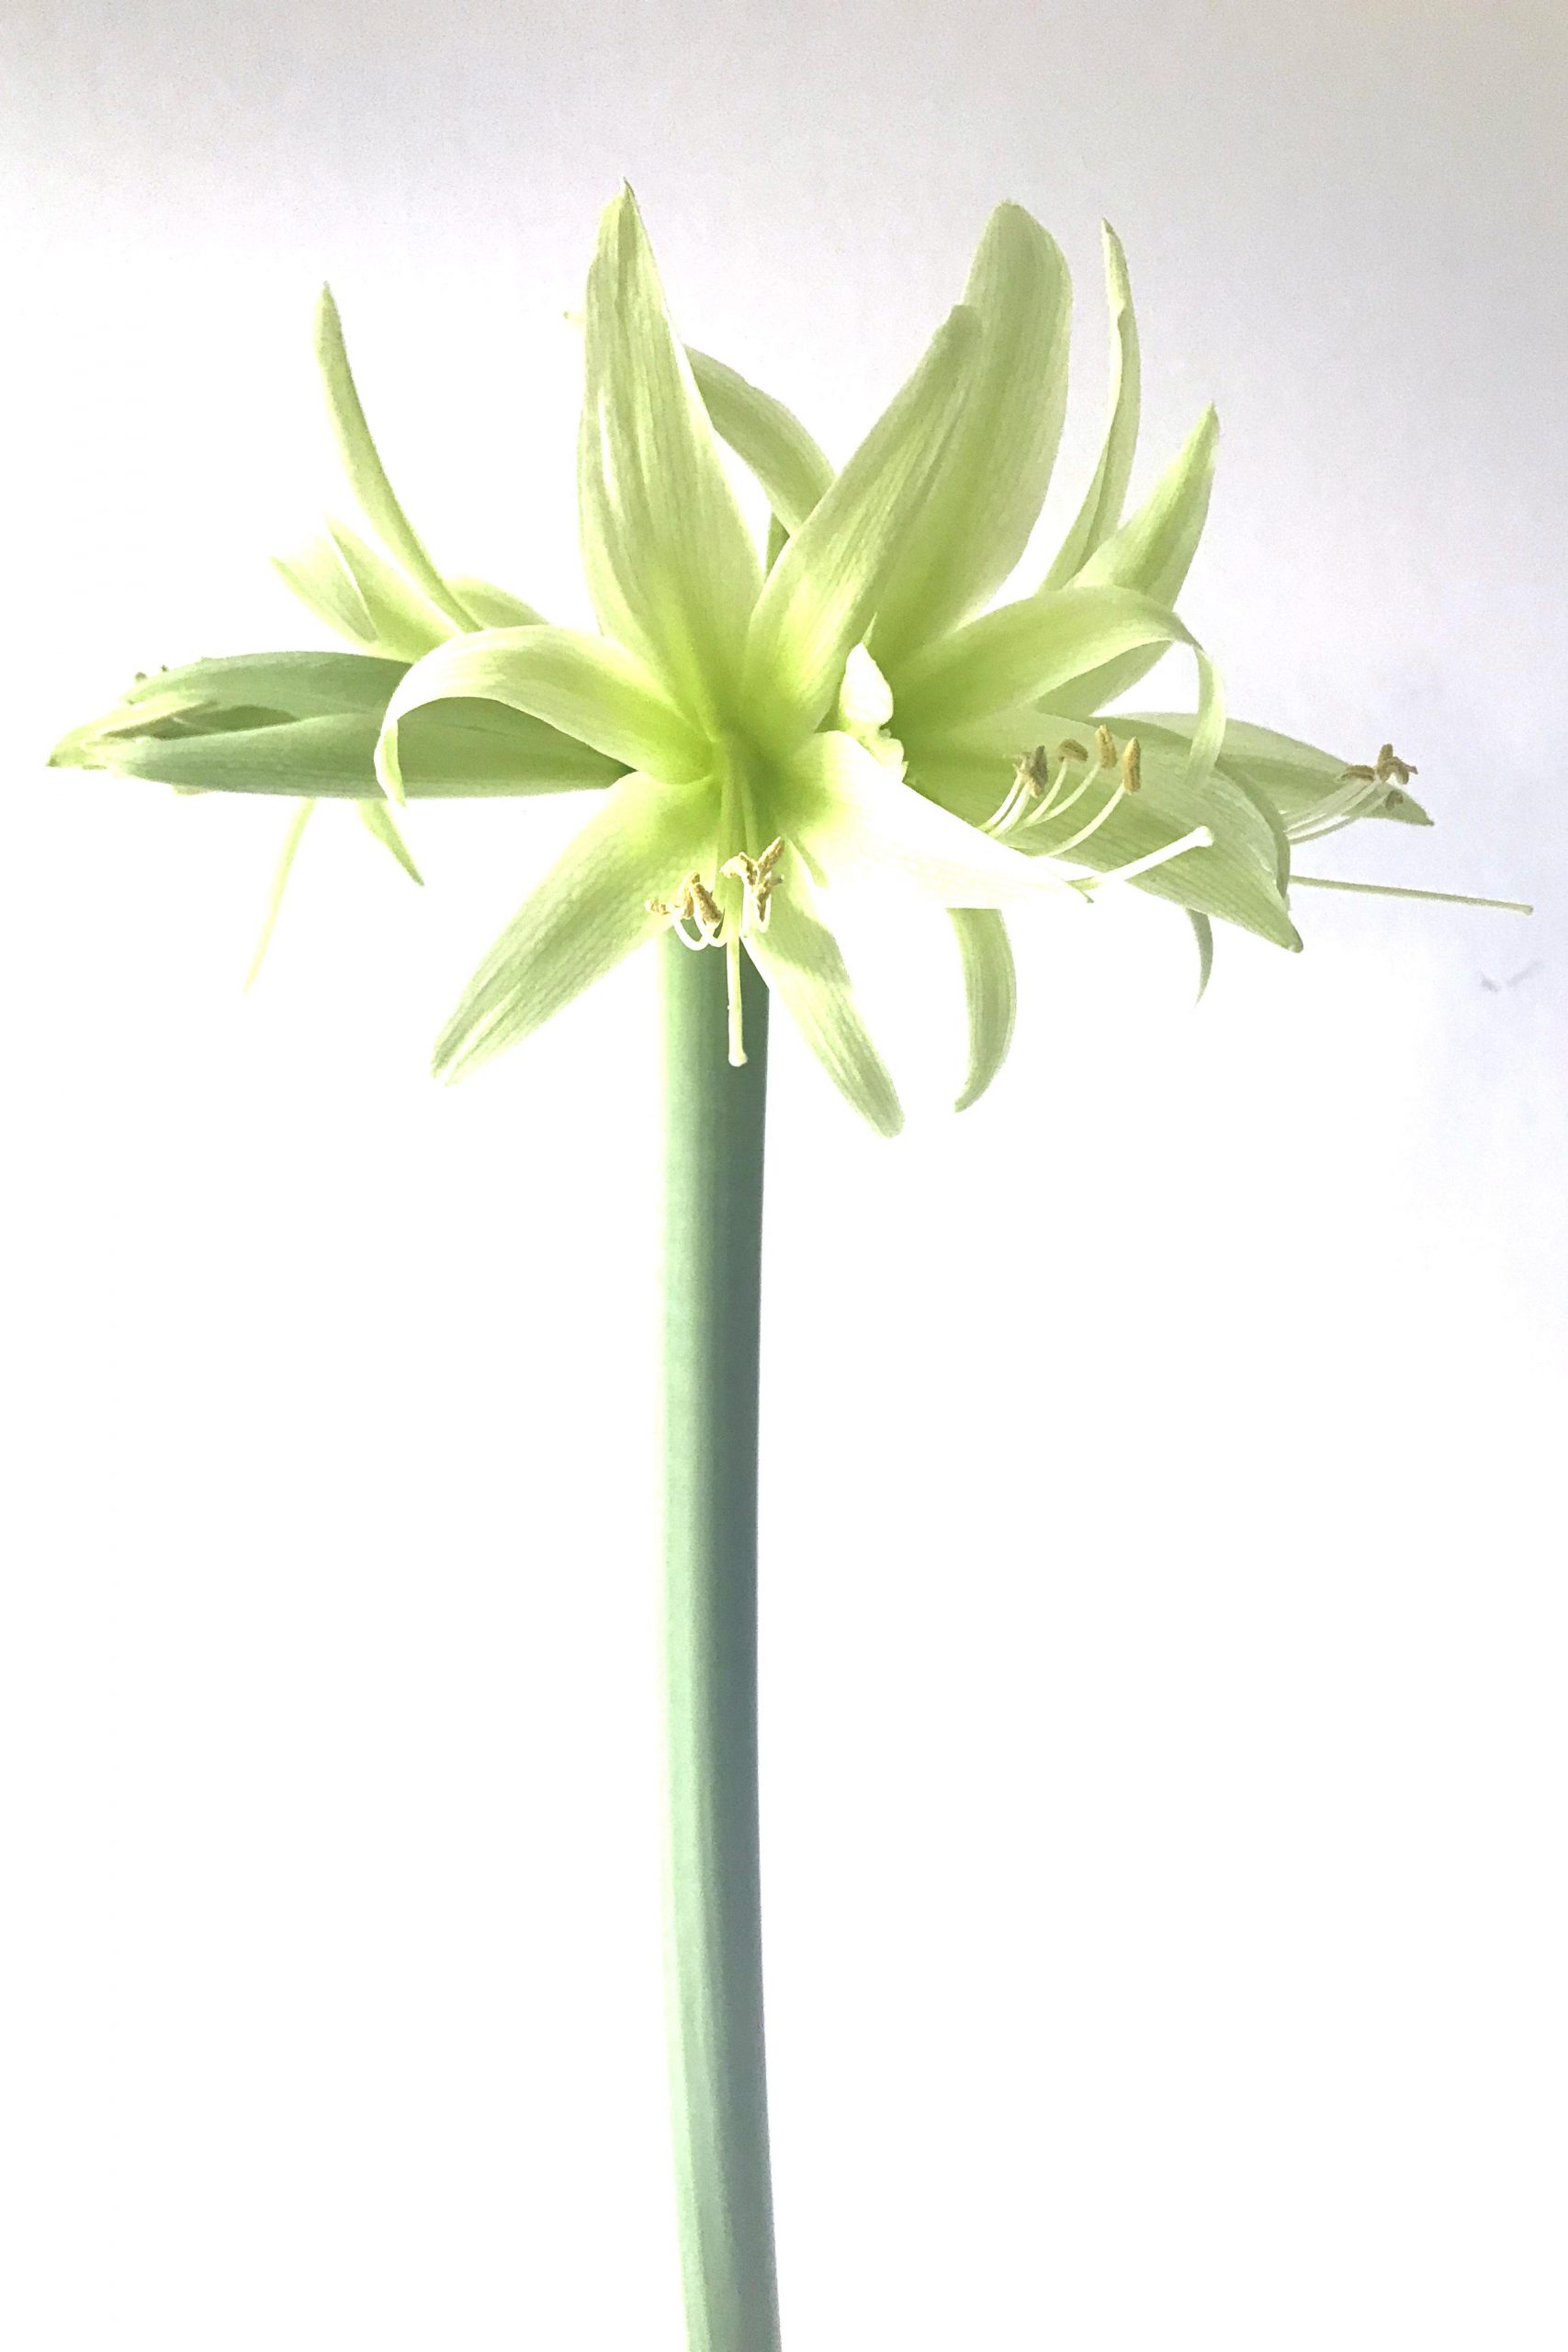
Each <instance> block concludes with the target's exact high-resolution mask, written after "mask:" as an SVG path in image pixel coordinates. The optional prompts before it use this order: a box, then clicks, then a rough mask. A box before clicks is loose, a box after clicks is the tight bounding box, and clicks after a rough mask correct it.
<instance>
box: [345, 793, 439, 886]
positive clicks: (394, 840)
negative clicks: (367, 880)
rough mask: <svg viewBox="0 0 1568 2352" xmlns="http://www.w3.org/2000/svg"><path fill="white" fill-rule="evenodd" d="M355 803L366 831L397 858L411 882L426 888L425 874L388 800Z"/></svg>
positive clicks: (358, 801) (357, 801)
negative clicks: (421, 870)
mask: <svg viewBox="0 0 1568 2352" xmlns="http://www.w3.org/2000/svg"><path fill="white" fill-rule="evenodd" d="M354 805H355V809H357V811H358V813H359V819H360V822H361V823H362V824H363V825H364V827H365V830H366V831H367V833H368V834H369V835H370V836H371V838H372V839H373V840H375V841H378V842H380V844H381V846H382V848H383V849H385V850H387V851H389V853H390V854H391V855H392V856H393V857H394V858H395V859H396V860H397V862H398V864H399V865H400V866H401V867H402V869H403V872H404V873H405V874H406V875H407V876H408V877H409V880H410V881H411V882H417V883H418V884H419V887H420V888H421V889H422V890H423V888H424V876H423V874H422V873H421V872H420V870H419V868H418V866H417V865H415V864H414V862H413V853H412V850H411V849H410V848H409V845H408V843H407V842H405V841H404V839H403V837H402V835H401V833H400V831H398V820H397V819H396V818H395V817H394V816H393V814H392V812H391V810H390V809H389V808H388V806H387V804H386V802H385V801H384V800H356V801H355V804H354Z"/></svg>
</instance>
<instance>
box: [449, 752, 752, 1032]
mask: <svg viewBox="0 0 1568 2352" xmlns="http://www.w3.org/2000/svg"><path fill="white" fill-rule="evenodd" d="M714 817H715V809H714V799H713V795H712V794H711V793H708V792H705V791H703V790H700V789H698V790H679V789H675V788H672V787H671V786H668V785H664V784H660V783H658V782H656V781H655V780H654V779H653V778H652V777H650V776H646V775H635V774H634V775H626V776H623V777H622V778H621V779H620V781H619V782H618V783H616V784H614V785H612V786H610V789H609V791H608V792H607V793H606V794H605V795H604V799H603V801H602V802H601V803H600V806H599V809H598V810H597V811H596V813H595V814H594V815H593V816H592V818H590V820H589V821H588V823H587V824H586V825H584V827H583V828H582V831H581V832H580V833H578V834H576V835H575V836H574V837H573V839H572V840H571V842H570V843H569V844H568V846H567V849H566V851H565V853H564V854H563V855H562V856H561V857H560V858H559V859H558V861H557V863H556V865H554V866H553V867H552V868H551V870H550V872H549V873H548V874H547V876H545V879H544V880H543V881H542V882H541V883H540V884H539V886H538V888H536V890H535V891H534V892H533V894H532V895H531V896H530V897H529V898H528V899H525V901H524V903H523V905H522V907H521V908H520V909H519V910H518V912H517V913H516V914H515V915H514V916H513V919H512V921H511V922H510V923H508V925H507V927H506V929H505V930H504V931H503V932H502V934H501V937H500V938H499V939H498V940H497V941H496V943H495V945H494V946H493V947H492V948H491V952H490V954H489V955H488V956H486V958H485V960H484V962H483V963H482V964H481V965H480V967H479V970H478V971H477V972H476V973H475V974H474V977H473V978H472V979H471V980H470V981H469V983H468V988H467V989H466V990H465V992H464V995H463V999H462V1001H461V1003H460V1004H459V1005H458V1007H457V1011H456V1012H455V1013H454V1014H453V1015H452V1018H451V1020H450V1021H449V1022H448V1023H447V1024H446V1028H445V1029H444V1030H443V1032H442V1034H441V1036H440V1038H439V1040H438V1042H437V1044H436V1047H435V1069H436V1073H437V1075H438V1076H440V1077H444V1078H460V1077H463V1076H465V1075H466V1074H467V1073H468V1071H469V1070H471V1069H477V1068H478V1067H479V1064H480V1063H481V1062H485V1061H489V1060H490V1059H491V1057H492V1056H494V1055H496V1054H499V1053H502V1052H503V1051H504V1050H505V1048H506V1047H507V1046H513V1045H516V1044H517V1043H518V1042H519V1040H520V1039H522V1038H524V1037H525V1036H527V1035H529V1034H530V1032H531V1031H533V1030H535V1029H537V1028H538V1027H539V1026H540V1024H541V1023H543V1022H545V1021H547V1020H548V1019H549V1017H550V1015H551V1013H553V1012H559V1010H560V1008H561V1007H562V1005H564V1004H569V1003H570V1001H571V1000H572V998H573V997H575V996H578V995H581V991H582V990H583V989H585V988H588V987H590V986H591V985H592V982H593V981H594V980H597V979H601V978H603V977H604V974H605V973H606V972H608V971H610V970H612V969H613V968H614V967H615V965H616V964H618V963H620V962H621V961H622V959H623V958H624V957H625V956H629V955H630V954H631V953H632V952H633V950H634V949H635V948H637V947H640V946H642V945H643V944H645V942H647V941H648V940H650V939H652V938H655V937H656V936H657V935H658V933H659V932H660V930H661V929H662V928H663V927H664V919H663V918H662V917H661V916H659V915H653V914H649V911H648V907H647V901H648V900H649V899H660V898H665V899H667V898H669V897H671V895H672V894H673V893H674V892H675V891H676V890H677V889H678V888H679V887H680V884H681V881H682V877H683V876H685V875H686V874H687V873H689V872H690V871H691V870H692V868H693V867H694V866H695V865H698V864H699V862H700V861H701V860H702V859H703V858H704V856H705V855H706V854H708V853H709V852H710V851H711V849H712V846H713V829H714Z"/></svg>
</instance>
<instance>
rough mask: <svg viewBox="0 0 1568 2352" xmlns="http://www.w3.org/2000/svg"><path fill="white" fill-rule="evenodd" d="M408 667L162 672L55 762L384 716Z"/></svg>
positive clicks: (267, 664) (278, 658)
mask: <svg viewBox="0 0 1568 2352" xmlns="http://www.w3.org/2000/svg"><path fill="white" fill-rule="evenodd" d="M404 666H405V665H404V664H403V663H402V662H388V661H383V660H382V659H381V658H380V657H379V656H378V655H376V654H369V653H315V652H310V653H238V654H229V655H225V656H224V657H222V658H221V659H219V660H209V661H206V662H186V663H185V664H184V665H183V666H181V667H180V668H178V669H174V670H156V671H153V672H152V674H151V675H150V676H146V677H141V678H138V679H137V680H136V682H135V684H133V685H131V686H129V687H128V688H127V689H126V692H125V694H124V695H122V697H121V698H120V701H119V702H118V705H117V706H116V707H115V708H114V709H113V710H110V711H106V712H105V713H104V714H103V716H102V717H101V718H94V719H89V720H88V721H87V722H86V724H85V726H82V727H78V728H73V729H72V731H71V733H70V734H69V735H68V736H66V737H65V738H64V739H63V741H62V742H61V743H59V744H57V745H56V747H55V750H54V752H53V754H52V755H51V765H52V766H55V767H91V766H96V765H98V764H101V763H99V762H97V761H96V760H94V759H92V758H90V757H81V756H73V754H75V753H79V752H92V751H93V750H94V749H95V747H96V746H97V745H99V744H100V743H102V742H104V741H106V740H107V739H112V738H114V737H116V736H118V735H142V734H151V733H152V732H153V731H155V730H156V731H158V732H160V733H165V734H170V735H183V734H186V733H193V732H195V733H202V734H210V733H213V732H215V731H216V730H217V729H220V728H225V727H259V726H261V725H263V724H264V723H265V721H267V720H271V719H279V718H327V717H329V716H332V715H333V714H334V713H343V712H347V711H374V712H376V713H377V714H378V715H379V713H380V712H381V711H383V710H384V709H385V708H386V707H387V703H388V700H389V697H390V695H391V694H392V691H393V689H394V688H395V687H396V685H397V683H398V681H399V679H400V677H401V676H402V674H403V670H404ZM107 764H110V765H112V764H113V762H112V761H110V762H109V763H107Z"/></svg>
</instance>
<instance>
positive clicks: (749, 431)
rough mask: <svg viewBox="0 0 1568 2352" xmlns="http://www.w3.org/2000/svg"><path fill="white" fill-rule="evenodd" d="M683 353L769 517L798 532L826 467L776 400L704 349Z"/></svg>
mask: <svg viewBox="0 0 1568 2352" xmlns="http://www.w3.org/2000/svg"><path fill="white" fill-rule="evenodd" d="M686 356H687V358H688V359H689V360H690V361H691V363H692V374H693V376H694V379H695V381H696V387H697V390H698V391H699V392H700V393H701V395H702V401H703V405H704V407H705V409H706V410H707V413H708V415H709V417H710V418H711V419H712V422H713V428H714V431H715V432H716V434H717V435H718V436H719V438H720V439H721V440H723V441H728V444H729V447H731V448H732V449H733V450H734V452H735V454H736V456H737V457H738V458H740V460H741V461H742V463H743V464H745V465H747V466H750V469H751V471H752V472H753V473H754V474H755V475H756V477H757V480H758V481H760V482H761V486H762V489H763V490H764V492H766V493H767V500H768V503H769V505H770V506H771V507H772V508H773V515H774V518H775V520H776V521H777V522H779V523H780V524H782V526H784V530H785V531H786V532H789V531H798V530H799V528H800V526H801V525H802V524H803V523H804V522H805V520H806V518H807V515H809V514H810V512H811V510H812V508H813V507H814V506H815V505H816V503H817V502H818V499H819V498H820V497H821V496H822V494H823V492H825V491H826V490H827V488H828V486H829V483H830V482H831V481H832V479H833V469H832V467H831V465H830V464H829V461H828V459H827V458H825V457H824V456H823V454H822V451H821V450H820V449H819V448H818V446H817V444H816V442H815V441H814V440H813V439H812V437H811V435H810V434H809V433H807V429H806V427H805V425H804V424H802V423H801V422H800V419H799V418H798V417H797V416H795V415H792V413H790V411H789V410H788V409H787V408H785V406H784V402H783V401H776V400H774V399H773V396H772V394H771V393H768V392H764V391H761V390H759V389H758V387H757V386H756V385H755V384H749V383H748V382H747V380H746V379H745V377H744V376H738V375H737V374H736V372H735V370H734V368H727V367H726V366H725V365H724V362H723V361H722V360H721V359H710V358H709V356H708V355H707V353H706V352H705V351H694V350H693V349H692V348H691V346H690V345H687V348H686Z"/></svg>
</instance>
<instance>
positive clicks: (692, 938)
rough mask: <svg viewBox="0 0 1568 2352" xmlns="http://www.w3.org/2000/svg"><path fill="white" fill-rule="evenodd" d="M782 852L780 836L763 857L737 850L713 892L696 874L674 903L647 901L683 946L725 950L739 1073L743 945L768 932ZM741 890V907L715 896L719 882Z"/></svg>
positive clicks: (732, 1048)
mask: <svg viewBox="0 0 1568 2352" xmlns="http://www.w3.org/2000/svg"><path fill="white" fill-rule="evenodd" d="M783 855H784V840H783V837H782V835H781V836H780V837H779V838H778V839H776V840H774V841H771V842H769V843H768V846H767V848H766V849H765V850H764V851H763V852H762V854H761V856H760V857H751V856H750V855H749V854H748V853H747V852H746V851H745V850H743V849H742V850H737V851H736V853H735V855H734V856H733V857H730V858H727V859H726V860H725V862H724V864H723V865H721V866H720V867H719V869H718V874H717V875H716V876H715V880H714V884H713V887H712V888H709V886H708V884H707V883H706V882H705V881H704V879H703V876H702V875H701V873H700V872H698V871H695V870H694V871H693V872H692V873H690V874H688V875H687V876H685V877H684V879H683V880H682V883H681V886H680V888H679V889H678V890H677V891H676V893H675V895H674V897H673V898H672V899H645V900H644V901H643V903H644V905H645V906H646V907H647V909H648V911H649V914H650V915H662V916H663V917H664V918H665V919H666V920H667V921H668V922H669V923H670V925H671V929H672V930H673V931H674V933H675V936H676V938H677V939H678V940H679V941H680V942H681V944H682V946H684V947H693V948H699V949H700V948H704V947H722V948H723V950H724V952H725V960H726V963H727V966H728V1000H729V1059H730V1062H731V1064H732V1066H733V1067H734V1068H736V1069H739V1068H740V1066H741V1064H742V1063H743V1062H744V1061H745V1059H746V1039H745V1032H744V1029H743V1026H742V1022H741V1012H740V943H741V941H742V939H745V938H750V937H753V936H755V935H757V934H758V933H761V932H765V931H766V930H767V928H768V917H769V914H770V911H771V907H772V900H773V890H774V888H775V886H776V884H777V881H778V865H779V860H780V859H781V858H782V857H783ZM723 879H728V880H730V881H734V882H739V885H740V904H739V908H737V907H736V906H735V904H734V893H733V892H732V891H726V892H725V897H726V899H728V900H729V901H730V903H729V905H728V908H726V907H723V906H721V905H720V904H719V901H718V899H717V897H716V891H717V888H718V884H719V882H720V880H723Z"/></svg>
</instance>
